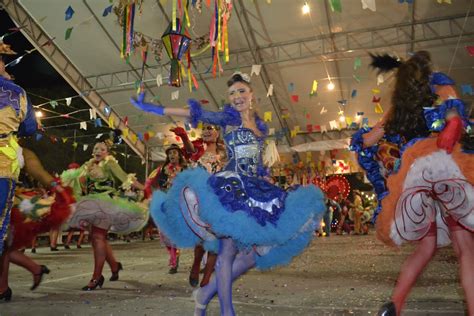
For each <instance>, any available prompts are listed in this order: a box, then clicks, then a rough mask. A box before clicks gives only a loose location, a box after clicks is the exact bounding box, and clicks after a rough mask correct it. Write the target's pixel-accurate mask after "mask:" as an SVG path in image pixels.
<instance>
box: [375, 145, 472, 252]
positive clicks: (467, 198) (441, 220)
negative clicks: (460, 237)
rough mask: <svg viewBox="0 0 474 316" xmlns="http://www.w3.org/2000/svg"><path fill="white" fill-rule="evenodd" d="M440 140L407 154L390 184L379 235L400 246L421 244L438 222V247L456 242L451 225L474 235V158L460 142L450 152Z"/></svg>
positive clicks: (388, 182) (408, 150) (407, 151)
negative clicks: (453, 238)
mask: <svg viewBox="0 0 474 316" xmlns="http://www.w3.org/2000/svg"><path fill="white" fill-rule="evenodd" d="M436 140H437V139H436V137H430V138H427V139H424V140H420V141H418V142H417V143H415V144H414V145H413V146H412V147H410V148H408V149H407V150H406V151H405V152H404V153H403V155H402V163H401V167H400V170H399V171H398V172H397V173H396V174H393V175H391V176H390V177H389V178H388V180H387V186H388V189H389V190H388V191H389V194H388V195H387V196H386V197H385V198H384V199H383V200H382V212H381V213H380V214H379V217H378V218H377V237H378V238H379V239H381V240H382V241H383V242H384V243H386V244H391V245H397V246H400V245H401V244H402V243H403V242H404V241H414V240H420V239H421V238H423V237H424V236H426V235H427V234H428V233H429V232H430V229H431V231H432V232H433V229H434V227H433V224H432V223H433V222H435V223H436V234H437V243H438V246H445V245H448V244H449V243H450V239H449V229H448V225H450V226H457V224H459V225H460V226H461V227H462V228H465V229H468V230H469V231H472V232H474V187H473V183H474V155H473V154H469V153H464V152H462V149H461V145H460V144H456V145H455V147H454V149H453V152H452V153H451V154H448V153H447V152H446V151H445V150H442V149H439V148H438V146H437V143H436Z"/></svg>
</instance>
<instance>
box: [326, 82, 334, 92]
mask: <svg viewBox="0 0 474 316" xmlns="http://www.w3.org/2000/svg"><path fill="white" fill-rule="evenodd" d="M335 87H336V86H335V85H334V83H332V81H329V83H328V86H327V88H328V90H329V91H332V90H334V88H335Z"/></svg>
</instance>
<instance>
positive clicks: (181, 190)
mask: <svg viewBox="0 0 474 316" xmlns="http://www.w3.org/2000/svg"><path fill="white" fill-rule="evenodd" d="M227 85H228V93H229V101H230V105H226V106H225V107H224V109H223V111H221V112H209V111H206V110H204V109H202V108H201V105H200V104H199V102H197V101H195V100H190V101H188V104H189V106H190V108H189V109H171V108H164V107H163V106H160V105H155V104H150V103H146V102H144V97H145V96H144V94H140V95H139V97H138V99H132V100H131V102H132V103H133V104H134V105H135V106H136V107H138V108H140V109H142V110H144V111H147V112H152V113H155V114H158V115H176V116H182V117H188V118H190V120H191V123H192V124H193V125H194V126H196V125H197V124H198V122H199V121H202V122H204V123H210V124H214V125H219V126H221V127H222V130H223V131H224V141H225V144H226V150H227V157H228V162H227V164H226V165H225V167H224V168H223V169H222V171H220V172H218V173H216V174H213V175H211V174H209V173H208V172H207V171H206V170H204V169H203V168H195V169H190V170H187V171H184V172H182V173H181V174H179V175H178V176H177V177H176V178H175V180H174V183H173V186H172V187H171V188H170V190H169V191H168V192H167V193H166V194H165V193H163V192H159V191H157V192H155V194H154V196H153V200H152V205H151V213H152V216H153V218H154V220H155V221H156V222H157V223H158V225H159V226H160V227H161V228H162V229H163V230H164V231H165V233H166V234H167V235H168V236H169V237H170V238H171V239H172V240H173V241H174V242H175V243H176V244H177V245H178V246H181V247H194V246H195V245H196V244H199V243H201V242H202V243H203V245H204V248H205V249H207V250H214V251H216V250H217V251H218V259H217V264H216V271H215V277H213V278H212V279H211V281H210V282H209V284H208V285H206V286H205V287H202V288H199V290H198V291H197V293H196V309H195V314H198V315H204V314H205V312H206V306H207V304H208V303H209V301H210V300H211V299H212V297H213V296H214V295H215V294H216V292H217V294H218V297H219V302H220V307H221V314H222V315H234V314H235V312H234V308H233V305H232V281H233V280H235V279H236V278H237V277H238V276H240V275H242V274H243V273H245V272H246V271H248V270H249V269H251V268H252V267H254V266H255V267H257V268H259V269H268V268H272V267H274V266H276V265H282V264H287V263H289V262H290V260H291V259H292V257H294V256H296V255H298V254H300V253H301V252H302V251H303V250H304V249H305V247H306V246H307V245H308V244H309V242H310V241H311V239H312V236H313V233H314V231H315V229H316V227H317V225H318V223H319V222H320V219H321V217H322V214H323V212H324V209H325V206H324V202H323V195H322V193H321V192H320V191H319V190H318V189H317V188H316V187H315V186H307V187H298V188H295V189H294V190H292V191H290V192H286V191H284V190H282V189H280V188H278V187H277V186H274V185H273V184H270V183H269V182H268V181H267V180H266V179H265V177H266V176H267V170H266V169H265V167H264V165H263V162H262V153H263V147H264V142H265V138H266V135H267V126H266V125H265V123H264V122H263V121H262V120H261V119H260V117H259V116H258V115H257V114H256V112H255V110H254V109H253V108H252V102H253V91H252V87H251V85H250V78H249V76H248V75H245V74H241V73H235V74H234V75H233V76H232V77H231V78H230V80H229V81H228V83H227Z"/></svg>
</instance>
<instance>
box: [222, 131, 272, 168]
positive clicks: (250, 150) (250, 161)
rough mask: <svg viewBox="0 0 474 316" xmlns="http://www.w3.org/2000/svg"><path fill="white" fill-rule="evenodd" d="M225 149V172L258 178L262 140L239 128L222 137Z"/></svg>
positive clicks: (251, 132)
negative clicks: (226, 160)
mask: <svg viewBox="0 0 474 316" xmlns="http://www.w3.org/2000/svg"><path fill="white" fill-rule="evenodd" d="M224 141H225V143H226V148H227V158H228V162H227V165H226V166H225V167H224V170H226V171H234V172H237V173H239V174H243V175H246V176H253V177H255V176H258V175H259V174H258V171H259V168H261V167H262V151H263V141H264V139H263V138H259V137H257V136H256V135H255V133H254V132H253V131H252V130H251V129H248V128H243V127H239V128H237V129H235V130H232V131H230V132H228V133H226V134H225V135H224Z"/></svg>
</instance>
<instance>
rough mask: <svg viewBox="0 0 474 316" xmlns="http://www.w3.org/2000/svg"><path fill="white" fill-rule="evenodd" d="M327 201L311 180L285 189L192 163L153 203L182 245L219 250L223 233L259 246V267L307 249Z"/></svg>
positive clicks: (286, 259)
mask: <svg viewBox="0 0 474 316" xmlns="http://www.w3.org/2000/svg"><path fill="white" fill-rule="evenodd" d="M324 210H325V205H324V203H323V195H322V193H321V191H320V190H319V189H317V188H316V187H315V186H313V185H310V186H307V187H297V188H295V189H294V190H292V191H289V192H287V191H284V190H282V189H280V188H278V187H277V186H274V185H272V184H270V183H268V182H267V181H265V180H262V179H258V178H255V177H246V176H243V175H239V174H237V173H235V172H230V171H223V172H219V173H217V174H214V175H210V174H209V173H208V172H207V171H205V170H204V169H202V168H195V169H188V170H185V171H183V172H182V173H180V174H179V175H178V176H177V177H176V178H175V179H174V181H173V185H172V187H171V188H170V190H169V191H168V192H167V193H164V192H161V191H156V192H155V193H154V194H153V199H152V202H151V205H150V211H151V215H152V217H153V219H154V221H155V222H156V224H157V225H158V227H159V228H160V229H161V230H162V231H163V232H164V233H165V234H166V235H167V236H168V237H169V238H170V239H171V240H172V241H173V242H174V243H175V244H176V245H177V246H178V247H194V246H195V245H197V244H203V245H204V247H205V248H206V249H207V250H212V251H215V252H217V248H218V238H221V237H229V238H232V239H233V240H234V242H236V243H237V245H238V246H239V247H240V248H243V249H245V248H247V249H249V248H254V249H255V250H256V253H257V254H258V256H257V258H256V261H257V268H260V269H265V268H271V267H273V266H275V265H282V264H287V263H289V262H290V260H291V258H292V257H294V256H296V255H298V254H299V253H301V252H302V251H303V250H304V248H305V247H306V246H307V245H308V244H309V242H310V241H311V239H312V236H313V233H314V231H315V229H317V226H318V225H319V223H320V220H321V217H322V215H323V213H324Z"/></svg>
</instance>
